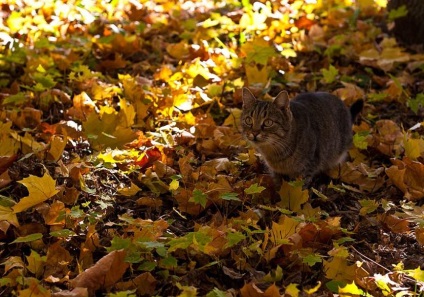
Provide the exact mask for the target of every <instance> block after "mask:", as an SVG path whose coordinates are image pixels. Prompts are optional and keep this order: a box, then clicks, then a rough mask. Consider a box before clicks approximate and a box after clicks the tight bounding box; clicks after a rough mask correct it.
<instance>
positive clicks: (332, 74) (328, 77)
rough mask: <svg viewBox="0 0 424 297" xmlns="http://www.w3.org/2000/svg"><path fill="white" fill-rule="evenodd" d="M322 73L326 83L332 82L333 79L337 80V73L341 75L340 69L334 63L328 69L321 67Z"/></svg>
mask: <svg viewBox="0 0 424 297" xmlns="http://www.w3.org/2000/svg"><path fill="white" fill-rule="evenodd" d="M321 72H322V75H323V77H324V82H325V83H326V84H331V83H332V82H333V81H335V79H336V77H337V75H339V71H338V70H337V68H336V67H334V66H333V65H330V67H329V68H328V70H327V69H321Z"/></svg>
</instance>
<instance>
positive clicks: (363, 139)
mask: <svg viewBox="0 0 424 297" xmlns="http://www.w3.org/2000/svg"><path fill="white" fill-rule="evenodd" d="M369 134H370V132H369V131H361V132H358V133H356V134H355V135H353V145H354V146H355V147H357V148H358V149H361V150H365V149H366V148H367V147H368V141H367V138H368V135H369Z"/></svg>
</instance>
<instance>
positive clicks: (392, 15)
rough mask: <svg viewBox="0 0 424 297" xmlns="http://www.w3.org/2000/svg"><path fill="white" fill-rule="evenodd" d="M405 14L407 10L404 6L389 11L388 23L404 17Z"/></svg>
mask: <svg viewBox="0 0 424 297" xmlns="http://www.w3.org/2000/svg"><path fill="white" fill-rule="evenodd" d="M407 14H408V9H407V8H406V5H402V6H399V7H398V8H395V9H392V10H390V11H389V21H394V20H395V19H398V18H401V17H404V16H406V15H407Z"/></svg>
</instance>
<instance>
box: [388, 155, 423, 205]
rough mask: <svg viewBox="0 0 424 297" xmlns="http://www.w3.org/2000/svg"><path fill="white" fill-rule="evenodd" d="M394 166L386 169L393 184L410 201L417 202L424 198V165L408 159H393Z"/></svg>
mask: <svg viewBox="0 0 424 297" xmlns="http://www.w3.org/2000/svg"><path fill="white" fill-rule="evenodd" d="M391 161H392V163H393V165H392V166H391V167H390V168H387V169H386V174H387V176H388V177H389V178H390V180H391V181H392V183H393V184H394V185H395V186H396V187H398V188H399V189H400V190H401V191H402V192H403V193H404V195H405V198H406V199H408V200H412V201H416V200H419V199H422V198H423V197H424V164H422V163H420V162H417V161H412V160H410V159H409V158H407V157H404V158H403V159H402V160H398V159H392V160H391Z"/></svg>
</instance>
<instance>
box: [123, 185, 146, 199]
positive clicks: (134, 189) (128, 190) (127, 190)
mask: <svg viewBox="0 0 424 297" xmlns="http://www.w3.org/2000/svg"><path fill="white" fill-rule="evenodd" d="M140 190H141V189H140V188H139V187H138V186H137V185H136V184H134V183H131V186H130V187H129V188H122V189H119V190H118V193H119V194H121V195H123V196H127V197H130V196H134V195H135V194H137V193H138V192H139V191H140Z"/></svg>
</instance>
